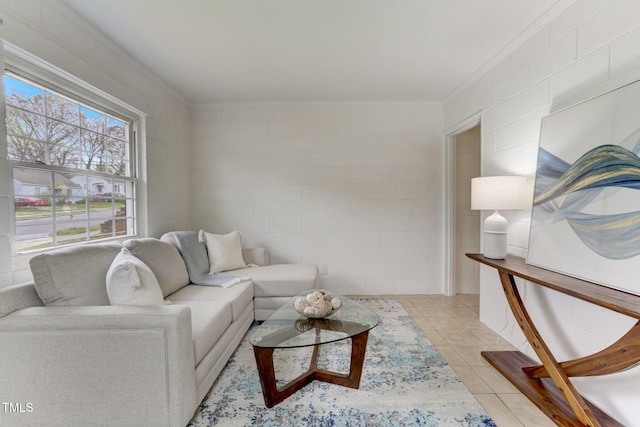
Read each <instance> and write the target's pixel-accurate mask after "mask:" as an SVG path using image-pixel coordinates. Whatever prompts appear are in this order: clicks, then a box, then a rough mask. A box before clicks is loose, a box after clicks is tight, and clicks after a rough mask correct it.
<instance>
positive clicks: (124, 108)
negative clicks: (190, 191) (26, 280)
mask: <svg viewBox="0 0 640 427" xmlns="http://www.w3.org/2000/svg"><path fill="white" fill-rule="evenodd" d="M1 48H2V49H3V52H2V53H3V61H0V65H2V70H3V75H4V73H5V71H9V72H11V73H13V74H16V75H20V76H22V77H24V78H26V79H28V80H31V81H33V82H34V83H36V84H38V85H40V86H44V87H46V88H48V89H51V90H52V91H54V92H57V93H60V94H63V95H65V96H68V97H70V98H71V99H73V100H75V101H76V102H79V103H81V104H83V105H87V106H90V107H91V106H93V107H96V108H98V109H99V110H101V111H104V112H107V113H109V114H111V115H113V116H114V117H118V118H121V119H122V120H123V121H126V122H127V123H129V126H130V136H129V148H130V152H129V175H128V176H117V175H112V174H104V177H105V178H107V179H109V178H112V179H113V178H115V179H116V180H118V181H124V182H125V183H126V185H130V186H131V194H130V198H129V194H128V195H127V196H128V200H127V233H125V234H121V235H115V236H112V237H105V238H101V239H97V240H86V241H82V242H79V243H73V244H70V245H83V244H91V243H94V242H104V241H108V240H122V239H127V238H132V237H136V236H137V235H138V234H139V230H140V219H141V216H140V210H139V209H138V204H139V203H138V200H139V194H140V188H139V186H140V181H139V179H138V176H139V167H138V151H139V147H138V144H139V141H138V138H137V135H139V133H140V128H141V126H142V124H143V123H144V116H143V114H141V113H140V112H139V111H138V110H137V109H136V108H134V107H131V106H129V105H127V104H125V103H124V102H122V101H120V100H118V99H116V98H114V97H113V96H111V95H109V94H107V93H105V92H103V91H101V90H99V89H96V88H95V87H93V86H91V85H89V84H87V83H85V82H83V81H82V80H80V79H78V78H76V77H74V76H72V75H70V74H68V73H66V72H64V71H62V70H60V69H58V68H56V67H54V66H52V65H50V64H48V63H46V62H44V61H42V60H40V59H39V58H36V57H34V56H32V55H30V54H28V53H27V52H24V51H22V50H20V49H18V48H16V47H13V46H11V45H8V44H6V43H4V44H3V45H2V46H1ZM0 85H1V83H0ZM2 97H3V102H2V103H1V104H2V105H1V107H0V120H1V121H2V132H0V134H1V135H0V136H1V137H2V140H3V141H4V142H3V143H2V144H3V147H2V150H0V154H1V155H2V157H3V158H4V159H5V161H7V162H8V168H9V169H10V171H11V173H13V168H16V167H26V168H32V169H38V170H43V171H63V172H64V171H67V172H71V173H76V174H79V175H82V174H83V172H84V173H87V174H89V175H90V176H100V175H101V174H100V173H99V172H97V171H84V170H82V169H70V168H63V167H57V166H49V165H41V164H38V163H31V162H21V161H17V160H6V159H7V133H6V108H5V106H6V103H5V102H4V87H3V90H2ZM9 187H10V197H9V198H10V205H11V206H10V212H11V215H10V222H11V227H10V228H11V236H12V238H11V241H12V242H11V243H12V245H11V246H12V254H13V255H14V256H15V255H22V254H27V253H33V252H44V251H49V250H53V249H56V248H58V247H61V246H70V245H55V237H54V241H53V244H54V246H51V247H47V248H45V249H38V250H33V251H17V250H16V213H15V204H14V197H15V196H14V190H13V187H14V186H13V184H11V185H10V186H9ZM113 191H114V192H115V189H114V190H113ZM54 215H55V213H54ZM52 222H53V223H55V220H54V221H52ZM112 224H113V225H114V226H115V223H112ZM114 228H115V227H114Z"/></svg>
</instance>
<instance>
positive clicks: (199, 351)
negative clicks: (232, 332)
mask: <svg viewBox="0 0 640 427" xmlns="http://www.w3.org/2000/svg"><path fill="white" fill-rule="evenodd" d="M172 302H173V300H172ZM180 305H186V306H187V307H189V308H190V309H191V338H192V340H193V357H194V359H195V360H194V367H195V366H198V363H200V361H201V360H202V359H203V358H204V357H205V356H206V355H207V353H209V350H211V349H212V348H213V346H214V345H215V344H216V342H218V340H219V339H220V337H221V336H222V334H224V332H225V331H226V330H227V328H228V327H229V325H230V324H231V318H232V314H231V304H230V303H229V302H226V301H181V302H180Z"/></svg>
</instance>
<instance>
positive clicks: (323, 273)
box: [318, 264, 328, 276]
mask: <svg viewBox="0 0 640 427" xmlns="http://www.w3.org/2000/svg"><path fill="white" fill-rule="evenodd" d="M318 270H319V271H320V275H321V276H326V275H327V274H328V273H327V264H320V265H318Z"/></svg>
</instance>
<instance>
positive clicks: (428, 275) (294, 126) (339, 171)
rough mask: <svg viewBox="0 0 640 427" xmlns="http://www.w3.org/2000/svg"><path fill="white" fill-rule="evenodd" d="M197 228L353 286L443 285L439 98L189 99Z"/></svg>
mask: <svg viewBox="0 0 640 427" xmlns="http://www.w3.org/2000/svg"><path fill="white" fill-rule="evenodd" d="M191 118H192V126H191V134H192V142H193V146H192V172H193V175H192V182H193V187H192V194H193V205H192V212H193V225H194V228H196V229H198V228H204V229H206V230H208V231H211V232H216V233H226V232H229V231H232V230H240V231H242V232H243V234H244V236H245V240H246V245H247V246H264V247H267V248H268V249H269V251H270V253H271V255H272V261H273V262H304V263H313V264H320V265H322V264H325V265H327V271H328V274H327V275H326V276H322V277H321V279H322V283H321V286H323V287H326V288H327V289H330V290H333V291H336V292H341V293H353V294H379V293H382V294H393V293H399V294H402V293H442V292H443V281H442V269H443V251H442V246H443V237H442V236H443V230H442V218H443V216H442V209H443V197H442V176H443V160H442V159H443V153H442V139H443V137H442V105H441V104H440V103H417V104H414V103H381V104H375V103H364V104H358V103H344V104H313V103H309V104H260V105H209V106H199V107H194V108H193V109H192V112H191Z"/></svg>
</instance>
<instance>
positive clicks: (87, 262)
mask: <svg viewBox="0 0 640 427" xmlns="http://www.w3.org/2000/svg"><path fill="white" fill-rule="evenodd" d="M194 233H195V232H194ZM123 247H124V248H127V249H128V250H129V252H130V253H131V254H133V255H134V256H135V257H136V258H137V259H138V260H140V261H142V262H143V263H144V264H146V266H148V268H149V269H150V270H151V271H152V272H153V275H154V276H155V278H156V279H157V282H158V284H159V286H160V289H161V291H162V295H163V297H164V299H165V302H166V303H165V304H157V305H110V300H109V295H108V292H107V280H106V276H107V272H108V271H109V269H110V267H111V265H112V263H113V262H114V260H115V259H116V257H117V256H118V254H119V253H120V252H121V251H122V248H123ZM242 253H243V257H244V258H245V261H246V262H247V263H249V264H254V265H257V266H256V267H246V268H243V269H240V270H236V271H233V272H231V273H232V274H234V275H235V274H237V275H238V276H247V277H250V278H251V280H248V281H243V282H241V283H238V284H235V285H234V286H231V287H220V286H217V287H216V286H200V285H195V284H192V283H191V281H190V277H189V273H188V271H187V268H186V265H185V262H184V259H183V257H182V256H181V253H180V251H179V250H178V249H177V248H176V246H175V245H174V244H173V243H171V238H170V236H163V238H162V239H153V238H140V239H132V240H128V241H125V242H123V243H122V244H120V243H98V244H92V245H85V246H75V247H66V248H61V249H57V250H54V251H51V252H47V253H43V254H40V255H37V256H35V257H33V258H32V259H31V269H32V273H33V277H34V282H33V283H29V284H25V285H18V286H13V287H10V288H5V289H0V339H2V342H3V345H2V346H0V360H2V361H3V367H2V369H0V384H2V388H1V395H0V399H1V400H2V401H3V402H5V401H7V402H12V403H22V404H23V405H26V404H27V403H29V404H30V405H29V406H25V407H26V408H30V409H31V410H30V411H25V412H14V413H6V412H5V413H2V414H0V424H2V425H61V426H62V425H65V426H69V425H114V426H116V425H117V426H121V425H140V426H144V425H153V426H184V425H186V424H187V423H188V422H189V420H190V419H191V417H192V416H193V413H194V411H195V410H196V409H197V406H198V405H199V403H200V402H201V401H202V399H203V398H204V396H205V395H206V393H207V392H208V390H209V389H210V388H211V386H212V385H213V383H214V381H215V379H216V378H217V376H218V375H219V373H220V372H221V370H222V369H223V367H224V365H225V364H226V363H227V361H228V359H229V357H230V356H231V354H232V353H233V351H234V350H235V349H236V347H237V346H238V344H239V343H240V341H241V340H242V338H243V336H244V335H245V333H246V332H247V330H248V329H249V327H250V326H251V324H252V323H253V322H254V320H256V319H257V320H264V319H265V318H266V317H268V315H269V314H270V313H271V312H272V311H273V310H275V309H276V308H278V307H279V305H280V304H281V302H283V301H286V300H288V299H289V298H291V297H292V296H294V295H297V294H299V293H300V292H303V291H305V290H307V289H310V288H314V287H316V281H317V277H318V270H317V267H316V266H315V265H267V264H268V253H267V251H266V250H264V249H244V250H243V251H242ZM169 302H170V303H169Z"/></svg>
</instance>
